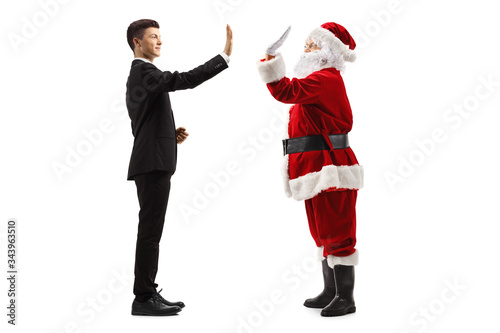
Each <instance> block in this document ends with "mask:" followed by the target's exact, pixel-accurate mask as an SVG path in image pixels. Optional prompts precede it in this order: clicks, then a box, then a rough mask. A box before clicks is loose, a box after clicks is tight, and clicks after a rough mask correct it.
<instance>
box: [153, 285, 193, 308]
mask: <svg viewBox="0 0 500 333" xmlns="http://www.w3.org/2000/svg"><path fill="white" fill-rule="evenodd" d="M162 290H163V289H160V291H159V292H157V293H156V294H153V297H156V298H157V299H158V300H159V301H160V302H162V303H163V304H165V305H168V306H178V307H180V308H181V309H182V308H183V307H185V306H186V305H184V303H183V302H169V301H167V300H166V299H164V298H163V296H162V295H160V293H161V291H162Z"/></svg>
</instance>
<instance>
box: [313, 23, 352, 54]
mask: <svg viewBox="0 0 500 333" xmlns="http://www.w3.org/2000/svg"><path fill="white" fill-rule="evenodd" d="M309 37H311V38H312V39H313V40H315V41H321V42H325V43H326V44H327V45H328V47H329V48H330V49H331V50H333V51H336V52H340V54H342V56H343V57H344V60H345V61H349V62H353V61H354V60H356V53H355V52H354V48H355V47H356V42H355V41H354V38H352V36H351V35H350V34H349V32H348V31H347V29H346V28H344V27H343V26H341V25H340V24H337V23H334V22H328V23H325V24H323V25H321V27H319V28H316V29H314V30H313V31H312V32H311V33H310V34H309Z"/></svg>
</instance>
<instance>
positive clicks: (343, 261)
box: [326, 250, 359, 268]
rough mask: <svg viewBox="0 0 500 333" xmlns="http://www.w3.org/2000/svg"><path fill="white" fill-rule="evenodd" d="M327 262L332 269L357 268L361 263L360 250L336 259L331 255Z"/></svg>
mask: <svg viewBox="0 0 500 333" xmlns="http://www.w3.org/2000/svg"><path fill="white" fill-rule="evenodd" d="M326 260H327V261H328V266H329V267H330V268H333V266H335V265H344V266H356V265H357V264H358V261H359V253H358V250H354V253H353V254H351V255H350V256H346V257H336V256H334V255H331V254H330V255H329V256H328V257H327V258H326Z"/></svg>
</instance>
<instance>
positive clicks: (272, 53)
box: [266, 26, 292, 60]
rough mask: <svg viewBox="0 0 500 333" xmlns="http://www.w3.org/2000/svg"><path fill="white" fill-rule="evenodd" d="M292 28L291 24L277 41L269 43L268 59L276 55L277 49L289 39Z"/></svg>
mask: <svg viewBox="0 0 500 333" xmlns="http://www.w3.org/2000/svg"><path fill="white" fill-rule="evenodd" d="M291 29H292V26H289V27H288V29H286V31H285V32H284V33H283V35H282V36H281V37H280V38H279V39H278V40H277V41H275V42H274V43H272V44H271V45H269V47H268V48H267V50H266V60H270V59H273V58H274V57H275V56H276V50H277V49H278V48H280V47H281V46H282V45H283V43H285V40H286V39H287V37H288V34H289V33H290V30H291Z"/></svg>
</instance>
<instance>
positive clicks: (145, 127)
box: [126, 20, 233, 316]
mask: <svg viewBox="0 0 500 333" xmlns="http://www.w3.org/2000/svg"><path fill="white" fill-rule="evenodd" d="M159 28H160V26H159V24H158V23H157V22H156V21H153V20H138V21H135V22H132V24H130V26H129V27H128V30H127V41H128V44H129V46H130V48H131V49H132V51H133V52H134V57H135V59H134V60H133V61H132V68H131V69H130V75H129V77H128V81H127V94H126V102H127V109H128V113H129V116H130V120H131V121H132V133H133V135H134V147H133V149H132V155H131V157H130V165H129V169H128V176H127V180H134V181H135V184H136V186H137V196H138V198H139V205H140V211H139V226H138V233H137V244H136V254H135V268H134V274H135V280H134V294H135V299H134V301H133V303H132V315H150V316H167V315H173V314H176V313H178V312H179V311H181V308H183V307H184V303H182V302H169V301H167V300H165V299H164V298H163V297H162V296H161V295H160V293H159V292H157V290H156V287H157V286H158V285H157V284H156V283H155V277H156V273H157V270H158V254H159V242H160V239H161V235H162V231H163V224H164V221H165V212H166V209H167V203H168V195H169V192H170V177H171V176H172V175H173V174H174V172H175V168H176V162H177V144H180V143H182V142H183V141H184V140H186V138H187V136H188V135H189V134H188V133H187V132H186V129H185V128H183V127H179V128H177V129H176V128H175V122H174V115H173V113H172V108H171V106H170V99H169V95H168V93H169V92H170V91H175V90H182V89H190V88H194V87H196V86H198V85H199V84H201V83H203V82H205V81H207V80H209V79H211V78H212V77H214V76H215V75H217V74H219V73H220V72H222V71H223V70H224V69H226V68H227V67H228V65H227V64H228V62H229V56H230V55H231V52H232V45H233V44H232V43H233V37H232V31H231V28H230V27H229V25H228V26H227V27H226V45H225V47H224V51H223V52H222V53H220V54H218V55H216V56H215V57H213V58H212V59H210V60H209V61H207V62H206V63H205V64H203V65H201V66H198V67H196V68H194V69H192V70H190V71H188V72H184V73H179V72H169V71H165V72H163V71H161V70H159V69H158V68H157V67H156V66H155V65H153V61H154V59H155V58H158V57H159V56H160V52H161V46H162V41H161V35H160V30H159ZM160 291H161V290H160Z"/></svg>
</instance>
